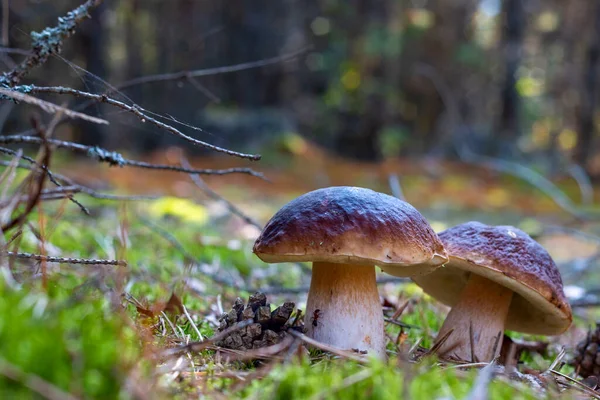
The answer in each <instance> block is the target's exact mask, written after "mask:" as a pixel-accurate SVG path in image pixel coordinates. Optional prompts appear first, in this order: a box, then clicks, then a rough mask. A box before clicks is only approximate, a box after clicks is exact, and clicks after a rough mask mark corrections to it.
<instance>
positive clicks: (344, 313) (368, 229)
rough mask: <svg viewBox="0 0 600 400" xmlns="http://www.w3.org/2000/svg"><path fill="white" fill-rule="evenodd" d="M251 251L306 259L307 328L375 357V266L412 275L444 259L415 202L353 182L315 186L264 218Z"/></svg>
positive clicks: (379, 332) (378, 319) (380, 337)
mask: <svg viewBox="0 0 600 400" xmlns="http://www.w3.org/2000/svg"><path fill="white" fill-rule="evenodd" d="M253 251H254V253H255V254H256V255H257V256H258V257H259V258H260V259H261V260H263V261H265V262H268V263H279V262H291V261H311V262H312V263H313V268H312V279H311V284H310V290H309V293H308V300H307V308H306V314H305V315H306V321H305V326H306V327H307V330H308V332H307V333H308V335H309V336H311V337H312V338H314V339H316V340H318V341H320V342H323V343H327V344H329V345H332V346H336V347H338V348H341V349H347V350H351V349H354V350H358V351H368V352H371V353H374V354H376V355H377V356H379V357H385V336H384V327H383V313H382V309H381V303H380V301H379V294H378V292H377V286H376V281H375V268H374V266H375V265H379V266H381V265H386V266H387V267H388V268H390V269H394V270H395V271H396V272H397V275H400V276H413V275H419V274H426V273H429V272H431V271H433V270H435V269H436V268H438V267H439V266H440V265H442V264H443V263H445V262H447V260H448V258H447V256H446V252H445V250H444V247H443V246H442V244H441V243H440V241H439V239H438V237H437V235H436V233H435V232H434V231H433V229H432V228H431V226H430V225H429V223H428V222H427V221H426V220H425V218H424V217H423V216H422V215H421V214H420V213H419V212H418V211H417V210H416V209H415V208H414V207H412V206H411V205H410V204H408V203H406V202H404V201H401V200H398V199H397V198H395V197H392V196H388V195H386V194H382V193H378V192H374V191H372V190H369V189H363V188H357V187H330V188H326V189H319V190H315V191H313V192H309V193H306V194H304V195H302V196H300V197H298V198H297V199H295V200H293V201H291V202H290V203H288V204H286V205H285V206H284V207H283V208H281V210H279V211H278V212H277V213H276V214H275V215H274V216H273V217H272V218H271V220H270V221H269V222H268V223H267V225H266V226H265V228H264V229H263V231H262V233H261V234H260V236H259V238H258V239H257V240H256V243H255V244H254V249H253Z"/></svg>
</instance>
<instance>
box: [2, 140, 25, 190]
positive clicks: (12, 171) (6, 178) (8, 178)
mask: <svg viewBox="0 0 600 400" xmlns="http://www.w3.org/2000/svg"><path fill="white" fill-rule="evenodd" d="M22 155H23V150H21V149H19V150H18V151H17V154H15V155H14V156H13V159H12V160H11V161H10V163H9V164H8V165H7V168H6V170H5V171H4V172H3V173H2V176H0V186H2V194H0V199H4V198H5V197H6V194H7V192H8V189H9V188H10V186H11V185H12V184H13V182H14V180H15V177H16V176H17V168H18V167H19V161H20V160H21V156H22Z"/></svg>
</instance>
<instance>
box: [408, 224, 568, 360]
mask: <svg viewBox="0 0 600 400" xmlns="http://www.w3.org/2000/svg"><path fill="white" fill-rule="evenodd" d="M439 237H440V239H441V240H442V243H443V244H444V246H445V248H446V250H447V251H448V255H449V256H450V261H449V262H448V264H446V265H445V266H444V267H443V268H439V269H437V270H435V271H434V272H432V273H431V274H429V275H427V276H416V277H413V280H414V281H415V282H416V283H417V284H418V285H419V286H421V287H422V288H423V290H424V291H425V292H426V293H428V294H430V295H431V296H433V297H435V298H436V299H438V300H439V301H441V302H442V303H444V304H446V305H448V306H450V307H452V310H451V311H450V313H449V314H448V316H447V317H446V320H445V321H444V324H443V326H442V328H441V329H440V332H439V334H438V339H441V338H444V337H445V336H447V340H445V341H444V342H443V344H442V345H441V346H440V348H439V353H440V354H444V353H446V355H447V356H453V357H454V358H458V359H461V360H467V361H482V362H484V361H490V360H492V359H493V358H495V357H497V356H498V354H499V352H500V345H501V344H502V341H501V340H502V335H503V332H504V330H505V329H508V330H513V331H518V332H523V333H534V334H542V335H556V334H560V333H562V332H564V331H565V330H566V329H567V328H568V327H569V326H570V325H571V321H572V315H571V307H570V306H569V303H568V302H567V299H566V297H565V294H564V292H563V284H562V279H561V277H560V273H559V271H558V268H557V267H556V264H555V263H554V261H553V260H552V258H551V257H550V255H549V254H548V252H547V251H546V250H545V249H544V248H543V247H542V246H541V245H540V244H539V243H537V242H536V241H535V240H533V239H532V238H531V237H529V235H527V234H526V233H525V232H523V231H521V230H519V229H517V228H515V227H512V226H489V225H484V224H482V223H479V222H468V223H465V224H461V225H458V226H455V227H453V228H450V229H448V230H446V231H444V232H442V233H440V234H439Z"/></svg>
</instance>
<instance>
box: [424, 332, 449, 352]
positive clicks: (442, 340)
mask: <svg viewBox="0 0 600 400" xmlns="http://www.w3.org/2000/svg"><path fill="white" fill-rule="evenodd" d="M452 332H454V328H452V329H450V330H449V331H448V332H446V333H445V334H444V336H442V337H441V338H439V339H438V340H436V342H435V343H434V345H433V346H431V348H430V349H429V350H428V351H427V352H426V353H425V354H424V356H428V355H430V354H435V353H437V351H438V350H439V349H440V347H442V345H443V344H444V343H446V341H447V340H448V338H450V335H452Z"/></svg>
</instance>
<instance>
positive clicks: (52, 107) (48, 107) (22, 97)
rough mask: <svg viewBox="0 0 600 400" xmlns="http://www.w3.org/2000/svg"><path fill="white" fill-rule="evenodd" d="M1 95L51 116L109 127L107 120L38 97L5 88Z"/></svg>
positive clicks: (0, 89)
mask: <svg viewBox="0 0 600 400" xmlns="http://www.w3.org/2000/svg"><path fill="white" fill-rule="evenodd" d="M0 94H2V95H4V96H6V97H10V98H11V99H14V100H18V101H22V102H23V103H27V104H32V105H34V106H38V107H39V108H41V109H42V110H44V111H46V112H47V113H49V114H56V113H59V112H61V113H63V114H64V115H66V116H67V117H70V118H79V119H83V120H85V121H89V122H93V123H95V124H103V125H108V121H107V120H105V119H101V118H96V117H92V116H90V115H87V114H83V113H80V112H77V111H72V110H69V109H68V108H65V107H62V106H58V105H56V104H54V103H50V102H48V101H45V100H41V99H38V98H36V97H33V96H30V95H28V94H25V93H21V92H17V91H14V90H10V89H5V88H2V87H0Z"/></svg>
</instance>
